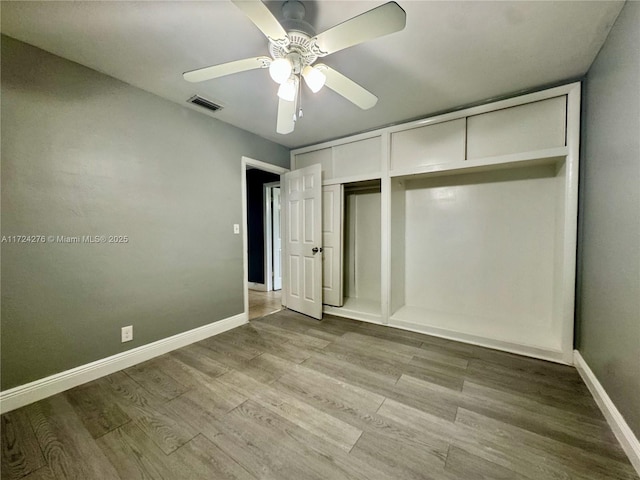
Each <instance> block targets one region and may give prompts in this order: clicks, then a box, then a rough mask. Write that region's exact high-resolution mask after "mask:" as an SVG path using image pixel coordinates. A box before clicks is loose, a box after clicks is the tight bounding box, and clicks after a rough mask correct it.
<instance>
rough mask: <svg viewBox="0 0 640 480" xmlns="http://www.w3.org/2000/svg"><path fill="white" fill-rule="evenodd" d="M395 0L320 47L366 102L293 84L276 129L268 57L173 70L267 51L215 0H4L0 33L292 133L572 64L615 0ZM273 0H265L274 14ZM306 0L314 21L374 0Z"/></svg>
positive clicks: (598, 34)
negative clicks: (212, 72) (394, 25)
mask: <svg viewBox="0 0 640 480" xmlns="http://www.w3.org/2000/svg"><path fill="white" fill-rule="evenodd" d="M397 1H398V3H399V4H400V5H401V6H402V8H404V9H405V11H406V12H407V26H406V28H405V29H404V30H403V31H401V32H398V33H394V34H392V35H389V36H386V37H382V38H379V39H376V40H373V41H370V42H367V43H364V44H361V45H358V46H355V47H352V48H349V49H346V50H343V51H340V52H337V53H335V54H333V55H330V56H328V57H325V58H324V59H323V63H326V64H328V65H330V66H331V67H333V68H335V69H337V70H339V71H340V72H341V73H343V74H345V75H347V76H349V77H350V78H352V79H353V80H355V81H356V82H358V83H360V84H361V85H363V86H364V87H365V88H367V89H369V90H370V91H371V92H373V93H374V94H375V95H377V96H378V97H379V99H380V100H379V102H378V104H377V105H376V106H375V107H374V108H373V109H371V110H367V111H363V110H360V109H359V108H358V107H356V106H355V105H353V104H351V103H349V102H348V101H346V100H344V99H343V98H342V97H340V96H338V95H337V94H336V93H334V92H332V91H331V90H328V89H326V88H324V89H323V90H321V91H320V92H319V93H318V94H315V95H314V94H312V93H311V92H310V91H309V90H305V91H303V98H302V105H303V108H304V118H303V119H302V120H300V121H298V123H297V124H296V130H295V132H294V133H292V134H289V135H279V134H276V132H275V126H276V111H277V97H276V91H277V85H276V84H275V83H274V82H273V81H272V80H271V79H270V77H269V74H268V72H267V71H266V70H253V71H249V72H243V73H239V74H236V75H232V76H229V77H224V78H219V79H215V80H210V81H208V82H203V83H200V84H191V83H188V82H186V81H184V80H183V78H182V73H183V72H184V71H187V70H193V69H195V68H199V67H203V66H207V65H213V64H218V63H223V62H228V61H232V60H237V59H242V58H246V57H252V56H258V55H268V50H267V40H266V39H265V37H264V36H263V35H262V34H261V32H260V31H259V30H258V29H257V28H256V27H255V26H254V25H253V24H252V23H251V22H250V21H249V20H248V19H247V18H246V17H245V16H244V14H243V13H242V12H240V11H239V10H238V9H237V8H236V7H235V6H234V5H233V4H232V3H230V2H229V1H227V0H218V1H197V2H187V1H141V2H130V1H104V2H101V1H65V2H35V1H17V2H6V1H3V2H1V8H2V12H1V13H2V33H4V34H7V35H9V36H11V37H14V38H16V39H18V40H22V41H24V42H26V43H30V44H32V45H35V46H37V47H40V48H42V49H44V50H47V51H49V52H52V53H54V54H56V55H59V56H61V57H64V58H68V59H70V60H73V61H75V62H78V63H80V64H83V65H86V66H88V67H91V68H93V69H95V70H98V71H100V72H103V73H106V74H108V75H111V76H113V77H115V78H118V79H120V80H123V81H125V82H127V83H130V84H131V85H135V86H136V87H139V88H141V89H143V90H146V91H149V92H152V93H155V94H157V95H159V96H161V97H164V98H166V99H169V100H172V101H175V102H177V103H180V104H181V105H186V104H185V101H186V100H187V99H188V98H189V97H191V96H192V95H193V94H196V93H197V94H200V95H202V96H204V97H206V98H208V99H210V100H212V101H214V102H216V103H219V104H221V105H223V106H224V110H222V111H220V112H216V113H214V114H211V116H213V117H215V118H218V119H220V120H222V121H224V122H227V123H230V124H232V125H236V126H238V127H240V128H243V129H245V130H248V131H250V132H254V133H256V134H258V135H260V136H262V137H265V138H268V139H270V140H273V141H275V142H277V143H280V144H282V145H285V146H287V147H299V146H303V145H309V144H313V143H318V142H320V141H324V140H328V139H332V138H336V137H342V136H345V135H348V134H351V133H355V132H360V131H363V130H369V129H372V128H376V127H380V126H383V125H388V124H391V123H398V122H401V121H404V120H409V119H413V118H417V117H422V116H426V115H428V114H431V113H435V112H440V111H445V110H451V109H455V108H457V107H460V106H463V105H468V104H471V103H476V102H479V101H481V100H485V99H490V98H494V97H497V96H504V95H506V94H510V93H515V92H518V91H522V90H530V89H534V88H537V87H541V86H545V85H549V84H554V83H558V82H562V81H565V80H570V79H575V78H577V77H580V76H582V75H584V74H585V73H586V71H587V69H588V68H589V66H590V65H591V63H592V61H593V60H594V58H595V56H596V54H597V53H598V50H599V49H600V46H601V45H602V43H603V42H604V40H605V38H606V36H607V34H608V32H609V29H610V28H611V25H612V24H613V22H614V21H615V19H616V17H617V15H618V13H619V12H620V9H621V8H622V4H623V2H618V1H615V2H612V1H604V2H599V1H587V2H573V1H548V2H544V1H540V2H538V1H534V2H521V1H499V2H485V1H474V2H453V1H438V2H436V1H416V0H397ZM281 3H282V2H268V6H269V8H270V9H271V10H272V12H273V13H274V15H276V16H277V17H278V18H280V12H279V10H280V6H281ZM304 3H305V5H306V7H307V20H308V21H310V23H311V24H312V25H313V26H314V27H315V29H316V31H317V32H321V31H324V30H326V29H327V28H329V27H331V26H333V25H335V24H338V23H340V22H343V21H345V20H347V19H349V18H351V17H353V16H355V15H358V14H360V13H362V12H364V11H367V10H369V9H371V8H373V7H375V6H377V5H380V4H382V3H384V1H345V0H342V1H328V0H322V1H319V0H316V1H310V2H304ZM190 108H194V109H197V110H198V111H202V110H201V109H200V108H199V107H196V106H190ZM207 114H208V112H207Z"/></svg>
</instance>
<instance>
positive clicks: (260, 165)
mask: <svg viewBox="0 0 640 480" xmlns="http://www.w3.org/2000/svg"><path fill="white" fill-rule="evenodd" d="M247 167H253V168H257V169H258V170H264V171H266V172H271V173H276V174H278V175H282V174H284V173H287V172H288V171H289V169H288V168H283V167H278V166H277V165H272V164H270V163H266V162H261V161H260V160H255V159H253V158H249V157H245V156H243V157H242V162H241V167H240V172H241V177H242V178H241V179H240V190H241V192H240V193H241V195H242V266H243V276H244V278H243V286H244V292H243V295H244V313H245V315H247V316H248V315H249V255H248V253H247V248H248V245H249V238H248V237H247Z"/></svg>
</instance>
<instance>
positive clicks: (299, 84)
mask: <svg viewBox="0 0 640 480" xmlns="http://www.w3.org/2000/svg"><path fill="white" fill-rule="evenodd" d="M296 100H297V101H298V118H302V116H303V113H302V80H300V81H299V82H298V95H297V97H296Z"/></svg>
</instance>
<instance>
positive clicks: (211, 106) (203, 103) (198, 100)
mask: <svg viewBox="0 0 640 480" xmlns="http://www.w3.org/2000/svg"><path fill="white" fill-rule="evenodd" d="M187 102H189V103H193V104H195V105H199V106H200V107H202V108H206V109H207V110H210V111H212V112H217V111H218V110H222V107H221V106H220V105H217V104H215V103H213V102H212V101H211V100H207V99H206V98H202V97H201V96H200V95H194V96H193V97H191V98H190V99H189V100H187Z"/></svg>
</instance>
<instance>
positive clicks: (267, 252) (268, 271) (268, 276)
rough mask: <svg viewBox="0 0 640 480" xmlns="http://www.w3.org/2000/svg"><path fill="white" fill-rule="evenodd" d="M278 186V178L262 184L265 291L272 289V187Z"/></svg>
mask: <svg viewBox="0 0 640 480" xmlns="http://www.w3.org/2000/svg"><path fill="white" fill-rule="evenodd" d="M274 188H280V180H278V181H277V182H269V183H265V184H264V186H263V192H262V195H263V199H264V200H263V202H264V211H263V222H264V284H265V286H266V288H267V292H270V291H271V290H273V232H272V228H273V226H272V220H273V216H272V215H273V213H272V211H271V210H272V205H273V189H274Z"/></svg>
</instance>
